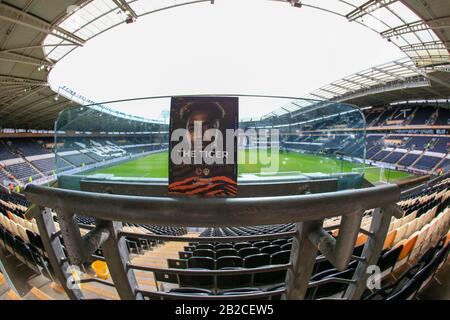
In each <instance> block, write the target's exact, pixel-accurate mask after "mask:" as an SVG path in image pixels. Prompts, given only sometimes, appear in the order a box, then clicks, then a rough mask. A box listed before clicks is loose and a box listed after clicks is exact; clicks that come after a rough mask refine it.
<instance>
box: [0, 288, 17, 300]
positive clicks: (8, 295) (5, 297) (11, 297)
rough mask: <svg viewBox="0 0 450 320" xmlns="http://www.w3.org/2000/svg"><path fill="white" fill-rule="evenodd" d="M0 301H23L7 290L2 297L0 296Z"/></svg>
mask: <svg viewBox="0 0 450 320" xmlns="http://www.w3.org/2000/svg"><path fill="white" fill-rule="evenodd" d="M0 300H23V299H22V298H21V297H20V296H19V295H18V294H17V293H15V292H14V291H12V290H9V291H8V292H7V293H5V294H4V295H2V296H0Z"/></svg>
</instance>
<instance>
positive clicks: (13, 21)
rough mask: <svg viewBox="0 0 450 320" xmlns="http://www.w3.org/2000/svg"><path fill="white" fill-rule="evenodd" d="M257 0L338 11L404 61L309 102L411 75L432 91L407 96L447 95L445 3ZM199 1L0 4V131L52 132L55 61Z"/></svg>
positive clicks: (57, 100) (6, 0)
mask: <svg viewBox="0 0 450 320" xmlns="http://www.w3.org/2000/svg"><path fill="white" fill-rule="evenodd" d="M260 1H276V2H280V3H281V4H282V5H283V4H285V5H292V6H293V10H294V9H297V8H302V7H308V8H314V9H318V10H323V11H326V12H330V13H333V14H337V15H339V16H341V17H343V18H345V19H347V20H348V21H350V22H352V23H359V24H361V25H364V26H366V27H368V28H370V29H372V30H374V31H375V32H377V33H379V34H380V36H382V37H383V38H385V39H386V40H387V41H389V42H391V43H393V44H395V45H397V46H398V47H399V48H400V49H401V50H403V52H404V53H405V54H406V55H407V56H408V57H409V58H410V59H405V60H401V61H396V62H393V64H387V65H384V66H379V67H377V68H372V69H370V70H367V71H364V72H362V73H360V74H359V75H357V76H356V77H353V76H351V77H347V78H345V80H343V81H344V82H341V81H338V82H336V83H334V84H331V85H330V87H328V86H326V87H324V88H321V89H320V90H318V91H317V92H314V93H312V94H314V95H316V96H312V98H315V99H317V98H318V97H317V96H319V95H320V96H322V99H334V100H345V101H350V102H353V103H358V104H359V103H362V104H366V103H368V102H369V101H366V100H361V98H358V97H356V95H357V94H360V95H361V94H363V92H364V90H368V89H369V88H372V87H380V85H381V86H383V85H386V84H391V83H392V82H395V81H397V82H402V81H405V80H407V82H408V83H409V80H410V79H411V77H413V78H414V77H416V78H417V83H419V82H422V83H423V84H425V83H426V82H427V81H428V82H429V84H428V86H429V87H430V86H431V88H425V87H426V85H423V86H419V85H415V87H411V89H410V90H409V91H414V92H417V94H416V93H414V94H412V95H414V96H418V95H421V94H425V95H426V97H428V96H430V97H431V96H433V97H435V98H442V97H445V96H447V97H448V96H449V95H448V90H449V88H448V84H449V82H448V80H449V72H448V69H445V68H448V64H449V61H450V53H449V49H450V6H448V0H423V1H415V0H370V1H366V0H346V1H344V0H305V1H301V2H299V1H298V0H260ZM201 2H211V3H213V2H214V1H211V0H197V1H181V0H164V1H163V0H159V1H147V0H129V1H125V0H58V1H52V4H51V5H49V3H48V1H45V0H2V1H0V88H1V91H0V119H1V120H0V121H1V122H0V124H1V126H2V127H9V128H11V127H12V128H14V127H17V128H34V129H39V128H43V129H49V128H52V126H53V123H54V120H55V118H56V115H57V113H58V112H59V111H60V110H62V109H64V108H65V107H67V106H69V105H73V104H75V103H74V102H71V101H69V100H67V99H66V98H64V97H59V96H58V94H57V93H54V92H53V91H51V89H50V88H49V86H48V83H47V76H48V72H49V71H50V70H51V68H52V66H53V65H54V64H55V63H57V62H58V61H59V60H60V59H62V58H63V57H64V56H66V55H67V54H69V53H70V52H71V51H72V50H75V49H76V48H78V47H80V46H83V44H85V43H86V42H87V41H89V40H90V39H92V38H93V37H95V36H97V35H99V34H100V33H102V32H105V31H107V30H109V29H111V28H113V27H115V26H117V25H119V24H122V23H130V22H133V21H134V20H135V19H139V17H142V16H145V15H148V14H151V13H153V12H157V11H161V10H167V9H170V8H174V7H178V6H183V5H194V4H196V3H201ZM325 40H326V39H325ZM379 70H381V71H379ZM442 70H444V71H442ZM414 74H416V75H414ZM421 78H422V79H421ZM393 79H396V80H393ZM420 79H421V80H420ZM391 80H393V81H391ZM417 83H416V84H417ZM357 92H359V93H357ZM383 94H384V93H383ZM363 96H364V94H363ZM389 96H390V97H391V99H392V92H391V95H390V94H389V93H386V94H385V96H383V95H379V96H376V99H378V100H377V101H381V100H382V99H384V98H385V97H389ZM374 99H375V98H374Z"/></svg>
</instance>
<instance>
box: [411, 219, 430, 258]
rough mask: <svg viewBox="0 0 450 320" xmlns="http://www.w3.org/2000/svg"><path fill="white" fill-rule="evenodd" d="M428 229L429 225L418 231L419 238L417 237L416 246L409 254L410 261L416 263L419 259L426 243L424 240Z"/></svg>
mask: <svg viewBox="0 0 450 320" xmlns="http://www.w3.org/2000/svg"><path fill="white" fill-rule="evenodd" d="M429 229H430V225H429V224H427V225H425V226H424V227H423V228H422V229H421V230H420V231H419V236H418V237H417V241H416V244H415V245H414V248H413V250H412V252H411V260H412V261H416V260H417V259H419V258H420V257H421V252H422V247H423V246H424V244H425V243H426V239H427V237H428V232H429Z"/></svg>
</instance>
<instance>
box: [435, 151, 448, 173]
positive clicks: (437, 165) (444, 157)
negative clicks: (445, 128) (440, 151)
mask: <svg viewBox="0 0 450 320" xmlns="http://www.w3.org/2000/svg"><path fill="white" fill-rule="evenodd" d="M447 156H448V153H446V154H445V156H443V157H442V159H441V160H440V161H439V162H438V163H437V164H436V166H435V167H434V168H433V169H432V170H431V171H433V172H434V171H436V170H437V169H438V168H439V166H440V165H441V164H442V163H443V162H444V161H445V159H447Z"/></svg>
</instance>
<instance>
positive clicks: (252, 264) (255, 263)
mask: <svg viewBox="0 0 450 320" xmlns="http://www.w3.org/2000/svg"><path fill="white" fill-rule="evenodd" d="M267 265H270V255H268V254H266V253H258V254H254V255H251V256H247V257H245V258H244V267H245V268H258V267H263V266H267Z"/></svg>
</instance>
